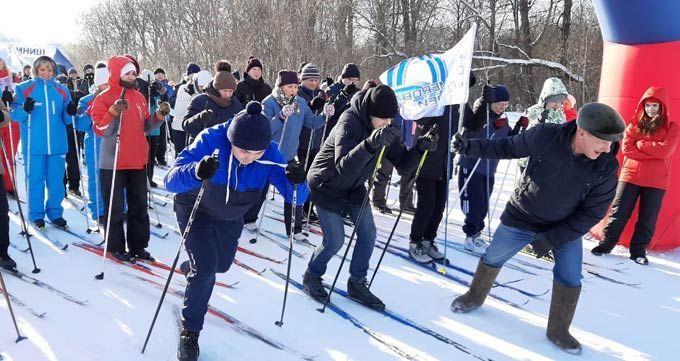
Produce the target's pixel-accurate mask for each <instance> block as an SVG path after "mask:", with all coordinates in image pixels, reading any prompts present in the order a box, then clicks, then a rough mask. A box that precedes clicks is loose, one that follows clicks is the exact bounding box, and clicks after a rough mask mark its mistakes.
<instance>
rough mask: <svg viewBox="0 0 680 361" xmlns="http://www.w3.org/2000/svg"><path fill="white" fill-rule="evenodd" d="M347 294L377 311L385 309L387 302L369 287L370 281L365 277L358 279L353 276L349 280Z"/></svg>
mask: <svg viewBox="0 0 680 361" xmlns="http://www.w3.org/2000/svg"><path fill="white" fill-rule="evenodd" d="M347 294H348V295H349V297H350V298H352V299H354V300H356V301H357V302H359V303H361V304H363V305H365V306H366V307H368V308H372V309H374V310H376V311H383V310H384V309H385V304H384V303H383V302H382V301H381V300H380V299H379V298H378V297H377V296H376V295H374V294H373V293H371V290H369V289H368V282H367V281H366V279H365V278H364V279H361V280H358V281H357V280H352V279H351V278H350V279H349V280H347Z"/></svg>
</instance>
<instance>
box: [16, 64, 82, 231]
mask: <svg viewBox="0 0 680 361" xmlns="http://www.w3.org/2000/svg"><path fill="white" fill-rule="evenodd" d="M56 69H57V64H56V63H55V62H54V60H52V58H50V57H47V56H41V57H38V58H37V59H36V60H35V62H34V63H33V75H34V78H33V79H32V80H29V81H25V82H23V83H21V84H19V85H17V88H16V93H15V96H14V102H13V103H12V120H14V121H15V122H19V123H20V125H21V139H23V140H25V142H24V141H22V152H23V154H24V157H25V168H26V170H25V171H26V179H27V183H28V184H27V192H28V209H29V211H28V219H29V221H31V222H33V223H34V224H35V226H36V227H38V228H41V229H43V228H45V221H44V220H43V218H44V217H45V214H47V218H48V219H49V220H50V221H51V222H52V223H54V224H55V225H56V226H58V227H66V220H65V219H64V218H63V217H62V215H63V213H64V208H63V207H62V206H61V201H62V200H63V199H64V194H65V193H64V186H63V180H64V170H65V162H64V157H65V155H66V152H67V151H68V144H67V141H68V136H67V125H69V124H71V122H72V121H71V118H72V116H75V115H76V113H77V109H78V106H77V104H75V103H74V102H72V101H71V95H70V94H69V91H68V89H67V88H66V87H64V86H63V85H60V84H57V83H56V82H55V80H54V73H55V70H56ZM45 186H47V203H45Z"/></svg>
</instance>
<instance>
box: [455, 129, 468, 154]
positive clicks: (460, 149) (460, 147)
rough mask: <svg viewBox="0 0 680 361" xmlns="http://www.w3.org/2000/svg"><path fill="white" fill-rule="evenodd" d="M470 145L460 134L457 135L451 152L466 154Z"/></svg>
mask: <svg viewBox="0 0 680 361" xmlns="http://www.w3.org/2000/svg"><path fill="white" fill-rule="evenodd" d="M468 144H469V142H468V140H467V139H465V138H464V137H463V136H462V135H461V134H460V133H456V134H455V135H454V136H453V139H452V140H451V152H454V153H458V154H465V150H466V149H467V147H468Z"/></svg>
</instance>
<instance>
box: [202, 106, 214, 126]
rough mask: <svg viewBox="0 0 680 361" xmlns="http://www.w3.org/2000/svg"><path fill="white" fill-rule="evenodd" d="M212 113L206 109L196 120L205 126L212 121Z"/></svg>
mask: <svg viewBox="0 0 680 361" xmlns="http://www.w3.org/2000/svg"><path fill="white" fill-rule="evenodd" d="M213 116H214V113H213V111H212V110H211V109H206V110H204V111H202V112H200V113H198V120H199V121H200V122H201V123H203V124H204V125H205V124H208V123H209V122H210V121H211V120H212V119H213Z"/></svg>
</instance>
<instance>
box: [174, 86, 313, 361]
mask: <svg viewBox="0 0 680 361" xmlns="http://www.w3.org/2000/svg"><path fill="white" fill-rule="evenodd" d="M229 75H231V74H229ZM270 127H271V125H270V122H269V119H268V118H267V117H266V116H264V115H263V114H262V106H261V105H260V103H258V102H250V103H248V105H247V107H246V110H245V111H242V112H240V113H239V114H237V115H236V116H235V117H234V118H233V119H231V120H229V121H228V122H226V123H219V124H217V125H215V126H213V127H210V128H207V129H206V130H204V131H202V132H201V133H200V134H198V137H197V138H196V140H195V141H194V142H193V143H192V144H191V145H190V146H188V147H187V148H186V149H185V150H184V151H183V152H182V153H180V155H179V157H178V158H177V160H176V161H175V164H173V166H172V168H170V170H169V171H168V173H167V175H166V176H165V187H166V188H167V189H168V190H169V191H170V192H175V193H177V195H176V196H175V212H176V216H177V222H178V224H179V227H180V229H181V231H182V233H184V230H185V228H186V227H187V224H188V223H189V222H192V226H191V229H190V232H189V234H188V236H187V239H186V250H187V254H188V255H189V260H190V261H187V263H188V264H187V263H185V264H184V265H183V266H182V269H190V271H189V273H188V274H187V287H186V292H185V298H184V308H183V309H182V328H183V330H182V332H181V335H180V339H179V347H178V350H177V357H178V359H179V360H180V361H195V360H197V359H198V354H199V347H198V337H199V333H200V331H201V329H202V328H203V320H204V318H205V313H206V312H207V308H208V300H209V299H210V295H211V293H212V289H213V286H214V284H215V275H216V273H224V272H227V270H229V267H230V266H231V263H232V261H233V260H234V255H235V253H236V247H237V246H238V239H239V236H240V235H241V232H242V230H243V214H244V213H245V212H246V211H247V210H248V208H249V206H250V205H252V204H254V203H255V202H257V201H258V198H259V196H260V194H261V193H262V192H263V191H264V190H265V189H266V184H268V182H271V183H272V184H274V186H275V187H276V188H277V189H278V190H279V192H280V193H281V194H282V195H283V196H284V197H285V198H286V201H287V202H288V203H290V202H292V192H293V189H294V188H293V185H292V184H297V185H298V186H297V204H298V205H300V204H302V203H304V201H305V199H306V198H307V192H308V191H307V187H306V185H305V184H303V183H304V167H303V166H302V164H300V163H297V162H294V163H289V164H288V165H286V160H285V158H284V156H283V155H282V154H281V152H279V151H278V149H277V145H276V143H273V142H272V139H271V129H270ZM215 150H218V151H219V155H218V158H217V159H215V158H213V157H212V156H211V154H212V153H213V152H214V151H215ZM283 167H285V170H284V168H283ZM202 181H205V192H206V194H209V196H207V197H204V198H203V201H202V202H201V203H200V204H199V205H198V211H197V212H196V216H195V218H194V219H189V215H190V213H191V210H192V208H193V207H194V204H195V202H196V197H197V194H198V192H199V188H200V187H201V184H202ZM291 183H292V184H291Z"/></svg>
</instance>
